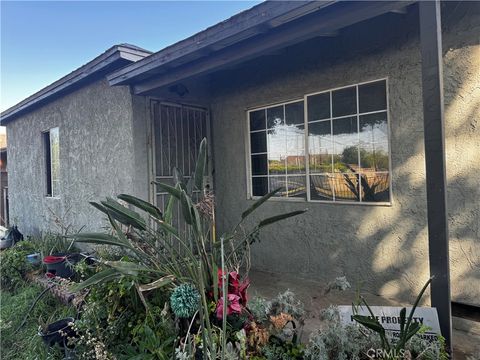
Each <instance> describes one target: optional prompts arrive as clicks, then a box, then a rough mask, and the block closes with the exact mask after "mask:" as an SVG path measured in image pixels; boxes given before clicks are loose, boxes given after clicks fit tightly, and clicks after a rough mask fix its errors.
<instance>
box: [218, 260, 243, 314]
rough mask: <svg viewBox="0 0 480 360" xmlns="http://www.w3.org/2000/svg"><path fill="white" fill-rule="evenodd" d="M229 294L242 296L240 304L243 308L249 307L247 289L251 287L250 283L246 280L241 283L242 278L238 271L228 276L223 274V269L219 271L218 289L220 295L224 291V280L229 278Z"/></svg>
mask: <svg viewBox="0 0 480 360" xmlns="http://www.w3.org/2000/svg"><path fill="white" fill-rule="evenodd" d="M227 277H228V279H227V293H229V294H234V295H238V296H240V303H241V305H243V306H246V305H247V300H248V296H247V289H248V287H249V286H250V281H249V280H248V279H245V280H244V281H243V282H240V276H239V275H238V273H237V272H236V271H231V272H230V273H228V274H223V273H222V270H221V269H218V288H219V290H220V294H222V291H223V287H222V285H223V279H224V278H227Z"/></svg>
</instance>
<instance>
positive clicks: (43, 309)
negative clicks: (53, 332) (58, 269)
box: [0, 283, 76, 360]
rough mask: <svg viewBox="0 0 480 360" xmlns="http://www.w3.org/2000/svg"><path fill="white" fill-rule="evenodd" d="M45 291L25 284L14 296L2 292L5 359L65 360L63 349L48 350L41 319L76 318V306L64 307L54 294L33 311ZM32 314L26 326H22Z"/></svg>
mask: <svg viewBox="0 0 480 360" xmlns="http://www.w3.org/2000/svg"><path fill="white" fill-rule="evenodd" d="M42 291H43V288H41V287H40V286H38V285H33V284H29V283H24V284H23V285H22V286H18V287H17V289H16V291H15V292H14V293H12V292H7V291H3V290H2V291H1V294H0V296H1V300H2V306H1V307H0V333H1V336H0V349H1V359H2V360H18V359H45V360H60V359H63V356H62V354H61V351H60V348H58V347H54V348H50V349H48V348H47V347H46V346H45V344H44V343H43V341H42V339H41V338H40V337H39V336H38V335H37V331H38V327H39V325H40V324H41V323H40V320H39V318H44V319H45V318H51V319H54V320H58V319H62V318H65V317H69V316H73V317H75V316H76V311H75V309H73V308H72V307H68V306H64V305H63V304H61V303H59V302H58V301H57V299H55V298H54V297H53V296H52V295H50V294H48V293H47V294H45V295H44V296H42V297H41V298H40V299H39V301H38V302H37V303H36V305H35V306H34V307H33V308H31V306H32V304H33V302H34V301H35V299H36V298H37V297H38V296H39V294H40V293H41V292H42ZM27 315H28V318H27V321H26V322H25V324H24V326H22V327H19V326H20V325H21V324H22V322H23V320H24V318H25V317H26V316H27Z"/></svg>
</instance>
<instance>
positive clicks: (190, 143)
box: [152, 101, 209, 227]
mask: <svg viewBox="0 0 480 360" xmlns="http://www.w3.org/2000/svg"><path fill="white" fill-rule="evenodd" d="M152 117H153V132H154V142H153V144H154V147H153V154H154V162H153V164H154V175H155V180H156V181H157V182H163V183H166V184H169V185H172V186H173V185H174V183H173V168H174V167H176V168H178V169H180V170H181V171H182V173H183V176H184V177H185V178H186V179H189V178H190V177H191V176H192V174H193V172H194V171H195V162H196V159H197V156H198V149H199V146H200V142H201V141H202V139H203V138H204V137H208V136H207V134H208V133H209V129H208V113H207V111H206V110H205V109H202V108H197V107H192V106H185V105H179V104H171V103H163V102H157V101H155V102H153V103H152ZM154 193H155V203H156V205H157V206H158V207H159V208H160V209H165V206H166V204H167V201H168V194H166V193H164V192H161V191H159V189H157V187H155V192H154ZM180 211H181V209H180V206H179V204H178V203H177V205H176V208H175V212H174V217H173V225H175V226H179V225H181V227H184V224H181V222H180V221H181V220H179V219H181V218H182V217H181V213H180Z"/></svg>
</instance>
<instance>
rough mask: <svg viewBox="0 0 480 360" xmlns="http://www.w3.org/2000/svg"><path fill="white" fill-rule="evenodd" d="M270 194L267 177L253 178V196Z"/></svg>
mask: <svg viewBox="0 0 480 360" xmlns="http://www.w3.org/2000/svg"><path fill="white" fill-rule="evenodd" d="M267 193H268V178H267V177H266V176H262V177H253V178H252V194H253V196H263V195H266V194H267Z"/></svg>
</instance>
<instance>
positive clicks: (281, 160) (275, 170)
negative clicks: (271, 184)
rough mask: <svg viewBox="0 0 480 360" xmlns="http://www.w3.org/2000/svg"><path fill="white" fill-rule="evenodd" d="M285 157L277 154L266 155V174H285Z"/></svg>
mask: <svg viewBox="0 0 480 360" xmlns="http://www.w3.org/2000/svg"><path fill="white" fill-rule="evenodd" d="M286 170H287V169H286V167H285V156H283V155H282V154H278V153H268V172H269V174H270V175H272V174H277V175H278V174H286Z"/></svg>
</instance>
